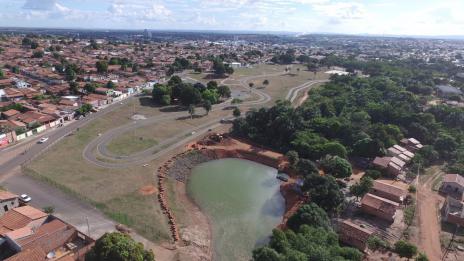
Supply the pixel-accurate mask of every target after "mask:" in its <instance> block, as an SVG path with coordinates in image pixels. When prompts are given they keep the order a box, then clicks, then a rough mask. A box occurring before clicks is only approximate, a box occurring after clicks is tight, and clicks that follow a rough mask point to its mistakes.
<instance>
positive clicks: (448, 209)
mask: <svg viewBox="0 0 464 261" xmlns="http://www.w3.org/2000/svg"><path fill="white" fill-rule="evenodd" d="M441 211H442V220H443V221H446V222H449V223H451V224H455V225H459V226H464V203H463V202H462V201H460V200H456V199H454V198H452V197H449V196H448V197H447V198H446V201H445V203H444V204H443V207H442V209H441Z"/></svg>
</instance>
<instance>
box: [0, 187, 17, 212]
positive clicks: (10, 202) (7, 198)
mask: <svg viewBox="0 0 464 261" xmlns="http://www.w3.org/2000/svg"><path fill="white" fill-rule="evenodd" d="M17 207H19V197H18V195H15V194H13V193H10V192H8V191H4V190H0V217H2V216H3V215H4V214H5V213H6V212H8V211H9V210H10V209H13V208H17Z"/></svg>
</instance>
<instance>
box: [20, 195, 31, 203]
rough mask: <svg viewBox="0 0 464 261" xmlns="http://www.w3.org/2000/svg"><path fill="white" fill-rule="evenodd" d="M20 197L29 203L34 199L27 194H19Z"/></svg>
mask: <svg viewBox="0 0 464 261" xmlns="http://www.w3.org/2000/svg"><path fill="white" fill-rule="evenodd" d="M19 199H20V200H21V201H22V202H24V203H29V202H30V201H31V200H32V198H31V197H29V196H28V195H27V194H22V195H21V196H19Z"/></svg>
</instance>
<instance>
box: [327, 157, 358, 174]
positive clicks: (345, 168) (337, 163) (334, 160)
mask: <svg viewBox="0 0 464 261" xmlns="http://www.w3.org/2000/svg"><path fill="white" fill-rule="evenodd" d="M321 167H322V169H323V170H324V172H325V173H327V174H330V175H332V176H334V177H336V178H346V177H349V176H351V174H352V172H353V171H352V169H351V164H350V163H349V162H348V161H347V160H345V159H343V158H341V157H339V156H331V155H327V156H326V157H325V158H323V159H322V160H321Z"/></svg>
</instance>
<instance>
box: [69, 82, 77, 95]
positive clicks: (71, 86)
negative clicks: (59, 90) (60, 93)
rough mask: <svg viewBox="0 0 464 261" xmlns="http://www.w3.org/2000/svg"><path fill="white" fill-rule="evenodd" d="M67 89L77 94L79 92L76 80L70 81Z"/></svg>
mask: <svg viewBox="0 0 464 261" xmlns="http://www.w3.org/2000/svg"><path fill="white" fill-rule="evenodd" d="M69 90H70V91H71V93H73V94H77V93H78V92H79V85H78V84H77V82H70V83H69Z"/></svg>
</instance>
